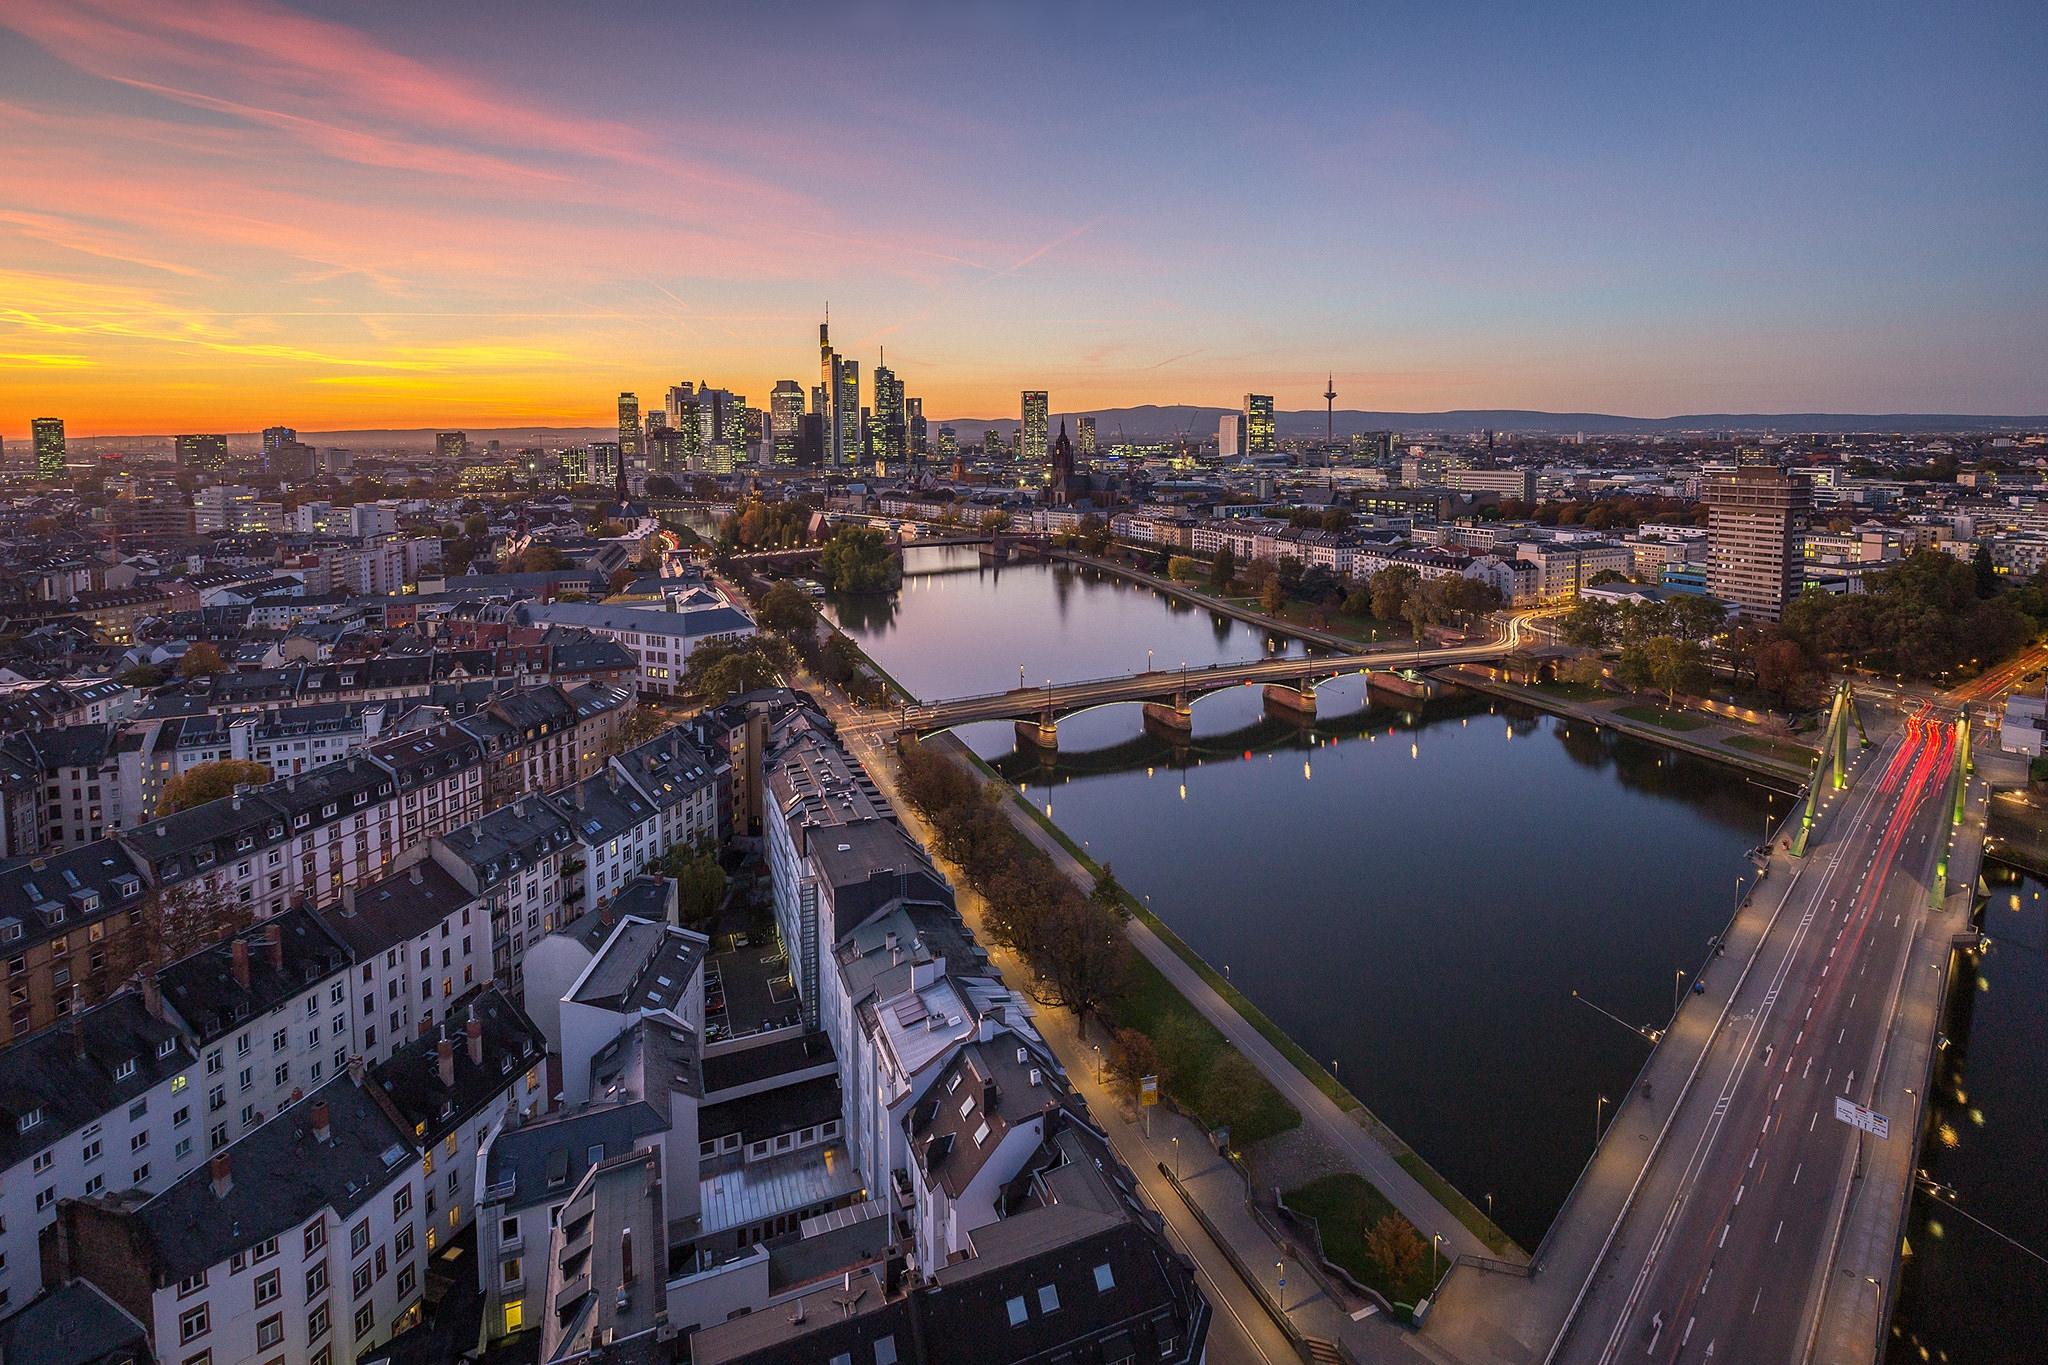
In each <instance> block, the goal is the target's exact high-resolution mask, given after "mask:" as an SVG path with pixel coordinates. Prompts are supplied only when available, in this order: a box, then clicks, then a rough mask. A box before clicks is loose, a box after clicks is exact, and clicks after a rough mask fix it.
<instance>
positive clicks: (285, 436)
mask: <svg viewBox="0 0 2048 1365" xmlns="http://www.w3.org/2000/svg"><path fill="white" fill-rule="evenodd" d="M298 439H299V433H298V432H297V431H295V430H293V429H292V428H291V427H265V428H263V453H264V454H265V455H268V454H270V452H271V451H273V450H276V449H277V448H278V447H279V446H288V445H290V444H291V443H292V442H294V441H296V440H298Z"/></svg>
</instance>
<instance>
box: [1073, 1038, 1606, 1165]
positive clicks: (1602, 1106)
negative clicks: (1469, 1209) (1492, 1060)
mask: <svg viewBox="0 0 2048 1365" xmlns="http://www.w3.org/2000/svg"><path fill="white" fill-rule="evenodd" d="M1101 1050H1102V1049H1100V1048H1097V1049H1096V1051H1097V1052H1100V1051H1101ZM1606 1109H1607V1097H1606V1096H1605V1095H1602V1096H1600V1098H1599V1100H1598V1101H1597V1102H1595V1104H1594V1105H1593V1145H1594V1146H1595V1147H1596V1148H1597V1147H1598V1146H1599V1145H1600V1116H1601V1114H1602V1113H1604V1112H1605V1111H1606Z"/></svg>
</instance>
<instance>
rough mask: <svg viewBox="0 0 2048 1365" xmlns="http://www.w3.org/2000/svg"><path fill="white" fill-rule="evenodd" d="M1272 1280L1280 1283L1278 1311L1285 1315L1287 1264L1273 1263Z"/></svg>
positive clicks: (1282, 1262)
mask: <svg viewBox="0 0 2048 1365" xmlns="http://www.w3.org/2000/svg"><path fill="white" fill-rule="evenodd" d="M1273 1278H1274V1279H1276V1280H1278V1281H1279V1282H1280V1288H1279V1296H1280V1311H1281V1312H1283V1313H1285V1312H1286V1311H1287V1262H1285V1261H1275V1262H1273Z"/></svg>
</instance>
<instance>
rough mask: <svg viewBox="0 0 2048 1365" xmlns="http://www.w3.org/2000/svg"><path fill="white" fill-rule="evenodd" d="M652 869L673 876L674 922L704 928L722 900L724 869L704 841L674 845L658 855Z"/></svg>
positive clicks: (706, 927)
mask: <svg viewBox="0 0 2048 1365" xmlns="http://www.w3.org/2000/svg"><path fill="white" fill-rule="evenodd" d="M655 870H656V871H658V872H659V873H661V875H662V876H664V877H672V878H674V879H675V883H676V919H677V921H678V922H680V923H681V924H682V926H683V927H684V928H685V929H695V930H697V931H699V932H700V933H701V932H702V931H704V930H705V929H708V928H709V927H710V926H711V922H712V920H713V919H714V918H715V917H716V916H717V914H718V907H719V903H720V902H722V901H723V900H724V899H725V869H724V868H722V867H720V866H719V865H718V854H717V853H716V852H715V851H714V850H713V849H712V848H711V847H710V846H709V845H708V844H699V845H698V846H697V847H695V848H686V847H684V846H683V845H681V844H677V845H676V846H675V847H673V848H671V849H670V850H669V851H668V852H667V853H664V854H663V855H662V856H661V858H660V860H659V861H658V862H657V863H656V864H655Z"/></svg>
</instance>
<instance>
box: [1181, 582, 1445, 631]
mask: <svg viewBox="0 0 2048 1365" xmlns="http://www.w3.org/2000/svg"><path fill="white" fill-rule="evenodd" d="M1197 586H1200V585H1197ZM1223 600H1224V601H1226V602H1229V603H1230V604H1231V605H1233V606H1239V607H1243V608H1244V609H1245V610H1247V611H1256V612H1260V613H1263V614H1268V615H1272V614H1275V613H1267V612H1266V607H1265V604H1264V603H1262V602H1260V601H1259V599H1258V598H1256V597H1245V596H1242V595H1233V596H1230V597H1226V598H1224V599H1223ZM1315 611H1316V609H1315V608H1314V607H1313V606H1311V605H1310V604H1309V603H1307V602H1304V601H1302V600H1301V599H1300V598H1297V597H1290V598H1288V599H1287V602H1286V605H1284V606H1282V607H1281V608H1280V610H1279V612H1278V613H1277V615H1278V616H1279V618H1280V619H1281V620H1283V621H1285V622H1287V623H1288V624H1289V625H1292V626H1300V627H1302V628H1303V629H1305V630H1326V631H1328V632H1330V633H1331V634H1332V635H1347V636H1349V637H1351V638H1352V639H1354V640H1357V641H1359V642H1360V643H1362V644H1372V643H1373V642H1375V641H1378V640H1401V639H1406V638H1407V636H1408V627H1407V625H1406V624H1405V623H1403V622H1399V621H1381V620H1378V619H1376V618H1374V617H1371V616H1351V615H1347V614H1346V613H1344V612H1341V611H1336V610H1332V609H1328V608H1325V609H1324V614H1325V617H1326V620H1325V621H1324V623H1323V624H1322V625H1317V624H1316V623H1315V621H1313V620H1312V619H1310V618H1312V617H1313V616H1314V615H1315Z"/></svg>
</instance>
